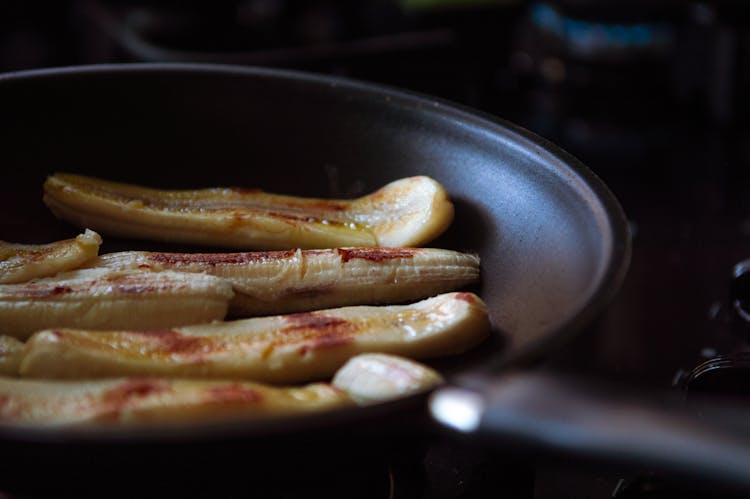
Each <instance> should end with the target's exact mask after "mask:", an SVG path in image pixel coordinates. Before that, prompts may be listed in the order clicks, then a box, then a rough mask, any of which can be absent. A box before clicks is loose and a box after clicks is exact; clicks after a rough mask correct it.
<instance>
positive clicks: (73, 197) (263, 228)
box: [44, 173, 453, 250]
mask: <svg viewBox="0 0 750 499" xmlns="http://www.w3.org/2000/svg"><path fill="white" fill-rule="evenodd" d="M44 202H45V203H46V204H47V206H48V207H49V208H50V209H51V210H52V212H53V213H54V214H55V215H56V216H57V217H59V218H62V219H64V220H67V221H69V222H71V223H73V224H76V225H79V226H83V227H92V228H94V229H96V230H100V231H102V232H103V233H107V234H113V235H117V236H126V237H134V238H139V239H152V240H158V241H170V242H183V243H195V244H201V245H210V246H222V247H229V248H238V249H261V250H274V249H288V248H334V247H341V246H389V247H400V246H421V245H423V244H425V243H427V242H429V241H430V240H432V239H434V238H435V237H437V236H438V235H440V234H441V233H442V232H443V231H444V230H445V229H446V228H447V227H448V225H450V223H451V221H452V220H453V204H452V203H451V202H450V200H449V198H448V194H447V193H446V191H445V189H443V187H442V186H441V185H440V184H439V183H437V182H436V181H435V180H433V179H431V178H428V177H423V176H419V177H409V178H405V179H401V180H397V181H395V182H392V183H390V184H388V185H386V186H385V187H383V188H381V189H380V190H378V191H376V192H374V193H372V194H369V195H367V196H363V197H360V198H358V199H353V200H339V199H317V198H301V197H293V196H285V195H280V194H270V193H266V192H263V191H259V190H250V189H240V188H211V189H201V190H182V191H174V190H173V191H168V190H157V189H151V188H147V187H140V186H136V185H130V184H124V183H119V182H110V181H106V180H100V179H96V178H91V177H85V176H80V175H73V174H63V173H58V174H54V175H51V176H50V177H48V178H47V180H46V182H45V184H44Z"/></svg>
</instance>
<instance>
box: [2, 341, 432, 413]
mask: <svg viewBox="0 0 750 499" xmlns="http://www.w3.org/2000/svg"><path fill="white" fill-rule="evenodd" d="M440 382H441V378H440V375H438V374H437V373H435V372H434V371H433V370H432V369H430V368H428V367H426V366H422V365H420V364H417V363H416V362H412V361H409V360H406V359H401V358H398V357H394V356H391V355H382V354H363V355H359V356H357V357H354V358H353V359H351V360H350V361H349V362H348V363H347V364H346V366H344V367H343V368H342V369H341V370H339V372H338V373H337V374H336V376H335V377H334V380H333V382H332V383H331V384H328V383H313V384H308V385H306V386H301V387H273V386H268V385H263V384H260V383H253V382H239V381H226V380H221V381H208V380H185V379H165V378H121V379H107V380H98V381H90V380H89V381H49V380H45V381H37V380H18V379H16V380H12V379H8V378H0V424H24V425H36V426H40V425H44V426H53V425H57V426H60V425H76V424H77V425H82V424H109V425H111V424H117V425H137V424H144V423H147V424H150V425H151V424H159V423H167V424H169V425H170V426H173V425H175V424H180V423H189V424H195V423H200V422H209V421H214V422H215V421H226V420H228V419H232V418H241V419H243V420H258V419H263V418H271V417H274V418H277V417H284V416H293V415H300V414H309V413H312V412H318V411H325V410H332V409H336V408H340V407H346V406H351V405H354V404H355V403H356V404H367V403H372V402H376V401H385V400H390V399H394V398H399V397H403V396H406V395H411V394H413V393H418V392H421V391H426V390H429V389H430V388H432V387H434V386H435V385H436V384H438V383H440Z"/></svg>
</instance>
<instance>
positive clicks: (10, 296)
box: [0, 269, 234, 339]
mask: <svg viewBox="0 0 750 499" xmlns="http://www.w3.org/2000/svg"><path fill="white" fill-rule="evenodd" d="M233 294H234V293H233V291H232V286H231V284H230V283H229V282H227V281H225V280H224V279H221V278H219V277H214V276H209V275H203V274H189V273H183V272H171V271H164V272H150V271H147V270H128V271H118V270H111V269H82V270H75V271H70V272H64V273H62V274H58V275H57V276H55V277H48V278H44V279H36V280H33V281H29V282H25V283H21V284H2V285H0V334H4V335H10V336H14V337H16V338H20V339H25V338H28V337H29V336H30V335H31V334H32V333H34V332H36V331H39V330H42V329H47V328H57V327H61V328H62V327H73V328H100V329H111V328H124V329H143V328H150V329H151V328H168V327H173V326H181V325H186V324H197V323H202V322H209V321H212V320H217V319H223V318H224V316H225V315H226V312H227V309H228V306H229V300H230V299H231V298H232V296H233Z"/></svg>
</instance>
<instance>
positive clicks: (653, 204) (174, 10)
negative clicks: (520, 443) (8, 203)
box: [0, 0, 750, 498]
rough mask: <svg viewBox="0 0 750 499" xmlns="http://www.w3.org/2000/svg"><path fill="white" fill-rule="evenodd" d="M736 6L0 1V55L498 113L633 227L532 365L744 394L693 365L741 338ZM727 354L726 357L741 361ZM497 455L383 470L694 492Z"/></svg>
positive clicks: (446, 450)
mask: <svg viewBox="0 0 750 499" xmlns="http://www.w3.org/2000/svg"><path fill="white" fill-rule="evenodd" d="M743 3H744V2H742V1H736V2H735V1H723V2H718V1H717V2H689V1H662V0H652V1H648V0H644V1H635V0H631V1H614V0H609V1H593V0H591V1H587V0H565V1H563V0H556V1H553V0H550V1H548V2H526V1H514V0H507V1H488V0H485V1H459V0H454V1H445V0H444V1H431V0H401V1H395V0H394V1H388V0H367V1H359V2H351V1H345V0H339V1H335V0H328V1H323V0H307V1H302V0H244V1H231V2H230V1H227V2H212V3H210V7H208V5H209V3H208V2H179V1H172V2H169V1H161V2H128V1H58V2H38V1H26V2H2V3H0V71H14V70H22V69H34V68H43V67H54V66H67V65H78V64H94V63H112V62H161V61H189V62H195V61H205V62H220V63H229V64H246V65H264V66H275V67H284V68H295V69H302V70H308V71H315V72H321V73H328V74H336V75H341V76H347V77H352V78H358V79H364V80H370V81H376V82H381V83H386V84H389V85H394V86H398V87H402V88H406V89H411V90H414V91H418V92H422V93H428V94H432V95H436V96H439V97H443V98H445V99H448V100H452V101H455V102H459V103H462V104H465V105H468V106H471V107H473V108H476V109H479V110H482V111H484V112H487V113H491V114H495V115H497V116H500V117H502V118H505V119H508V120H510V121H513V122H516V123H518V124H520V125H522V126H524V127H526V128H528V129H530V130H532V131H534V132H536V133H538V134H540V135H542V136H544V137H546V138H548V139H550V140H552V141H553V142H555V143H557V144H559V145H561V146H562V147H563V148H565V149H567V150H568V151H569V152H571V153H573V154H574V155H575V156H577V157H578V158H579V159H581V160H582V161H583V162H584V163H585V164H587V165H588V166H589V167H590V168H591V169H592V170H594V171H595V172H596V173H597V174H598V175H599V176H601V177H602V178H603V180H604V181H605V182H606V183H607V184H608V185H609V187H610V188H611V189H612V191H613V192H614V194H615V195H616V196H617V197H618V199H619V200H620V202H621V203H622V205H623V208H624V210H625V212H626V213H627V215H628V218H629V220H630V222H631V231H632V234H633V248H634V251H633V260H632V264H631V269H630V273H629V275H628V278H627V280H626V282H625V285H624V287H623V289H622V291H621V292H620V294H619V296H618V298H617V299H616V301H615V302H614V303H613V304H612V306H611V307H610V308H609V309H608V310H607V311H606V313H605V314H604V315H603V316H602V317H601V319H600V320H599V321H598V322H597V323H596V324H594V325H593V326H592V327H590V328H589V329H588V330H587V331H584V332H583V333H582V334H581V335H580V336H579V338H578V339H577V340H576V341H574V342H573V344H571V345H569V346H568V347H566V348H565V349H564V350H562V351H560V352H558V353H557V354H555V355H554V356H553V358H552V359H550V360H549V361H548V362H547V363H545V365H544V366H541V367H540V368H541V369H547V370H551V371H560V372H567V373H572V374H575V375H581V376H583V377H589V378H597V379H606V380H609V381H612V382H617V383H625V384H627V385H631V386H635V387H636V388H638V389H644V390H647V391H648V392H649V393H653V394H656V396H657V397H658V396H659V394H662V393H664V394H670V395H672V394H680V396H684V397H689V395H690V393H691V391H690V390H691V387H692V388H694V389H696V390H697V389H698V388H702V389H706V387H710V389H711V390H732V391H734V392H739V393H740V394H741V395H745V394H746V388H745V387H746V386H748V385H747V383H745V382H744V379H745V378H741V381H740V382H736V378H734V377H733V378H732V379H733V380H734V381H733V382H732V384H727V383H728V382H727V383H725V382H724V377H722V376H724V375H723V374H721V373H722V372H726V371H721V370H719V371H717V372H718V373H719V374H716V372H713V371H712V373H711V375H710V376H708V375H705V373H704V371H705V369H704V370H699V371H694V369H695V368H696V367H697V366H698V365H699V364H701V363H702V362H704V361H706V360H711V359H714V360H716V359H717V358H719V357H720V358H724V357H726V356H729V357H730V359H737V358H741V354H742V352H744V351H745V350H746V349H747V344H746V338H747V336H746V335H747V331H748V329H747V327H746V323H745V322H744V320H742V319H741V317H740V315H739V314H738V313H737V311H736V308H738V307H740V308H741V306H742V305H743V299H744V294H743V293H744V292H745V290H744V287H743V282H742V281H741V280H740V281H735V284H734V287H732V284H731V283H732V272H733V265H734V264H736V263H737V262H739V261H741V260H743V259H744V258H747V257H750V170H748V166H750V136H749V132H750V123H749V122H748V106H749V105H750V103H749V101H748V97H747V93H746V92H745V89H747V88H748V79H749V78H750V75H749V74H748V67H749V65H748V63H750V17H748V15H747V14H745V9H743ZM0 116H2V110H0ZM732 290H733V291H732ZM738 356H740V357H738ZM722 365H723V364H722ZM730 365H732V366H734V367H736V365H735V364H730ZM738 365H739V366H740V368H739V369H734V370H732V373H737V372H743V366H744V364H741V363H740V364H738ZM704 375H705V377H701V376H704ZM732 376H734V374H732ZM709 378H710V379H709ZM716 380H718V381H716ZM738 386H739V387H740V388H737V387H738ZM509 460H513V458H512V457H511V456H508V455H507V454H505V453H503V452H502V451H499V452H495V453H489V452H487V451H484V450H477V449H474V448H470V447H463V446H461V445H459V444H454V443H452V442H450V441H442V440H441V441H436V442H434V443H432V444H430V445H428V446H427V448H426V450H425V451H424V452H422V453H417V454H416V455H415V456H414V457H413V458H412V459H411V461H410V463H409V464H407V465H403V463H401V465H400V471H398V473H395V476H396V477H397V478H399V479H400V480H403V481H404V482H409V487H408V488H407V490H409V491H411V493H413V494H416V495H417V496H422V497H483V496H486V495H489V494H487V491H490V490H492V491H495V492H497V495H498V496H499V495H502V493H503V491H505V493H506V494H507V495H508V496H509V497H524V496H526V497H537V498H547V497H610V496H612V495H615V496H616V497H691V496H700V493H699V492H698V491H697V490H695V489H694V488H692V487H691V484H690V483H689V481H688V482H685V481H680V480H675V479H674V478H669V477H667V478H666V479H665V481H663V480H662V477H661V476H660V475H659V474H658V473H657V474H653V473H652V472H651V471H650V470H646V471H643V472H641V471H638V472H636V471H633V470H632V469H627V470H625V469H617V468H611V467H604V466H597V465H596V463H578V462H577V461H567V460H565V459H563V460H560V459H559V458H554V459H553V458H548V457H546V456H544V455H536V456H532V457H529V456H525V457H524V458H523V463H522V465H520V464H518V462H515V463H514V466H512V467H509V466H508V462H509ZM391 468H393V466H391ZM504 470H505V472H504ZM519 470H521V471H519ZM393 475H394V474H392V476H393ZM318 485H320V484H318ZM680 487H683V488H686V489H689V490H690V492H685V491H684V490H682V491H680V490H678V489H679V488H680ZM397 489H398V488H397ZM400 490H404V488H403V487H402V488H401V489H400ZM317 492H320V493H322V494H323V495H325V489H323V490H318V491H317ZM659 494H661V495H659ZM669 494H673V495H671V496H670V495H669ZM240 495H241V494H240ZM289 496H290V497H291V496H294V495H293V492H290V494H289Z"/></svg>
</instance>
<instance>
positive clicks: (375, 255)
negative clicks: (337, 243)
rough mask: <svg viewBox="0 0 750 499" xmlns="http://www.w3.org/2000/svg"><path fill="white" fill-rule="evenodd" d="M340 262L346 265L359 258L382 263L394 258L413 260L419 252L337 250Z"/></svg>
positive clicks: (401, 250) (400, 249) (362, 249)
mask: <svg viewBox="0 0 750 499" xmlns="http://www.w3.org/2000/svg"><path fill="white" fill-rule="evenodd" d="M336 251H337V252H338V254H339V255H341V261H342V262H344V263H346V262H348V261H349V260H352V259H354V258H361V259H363V260H369V261H371V262H382V261H383V260H391V259H394V258H413V257H414V254H415V253H417V252H418V251H419V249H417V248H338V249H336Z"/></svg>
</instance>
